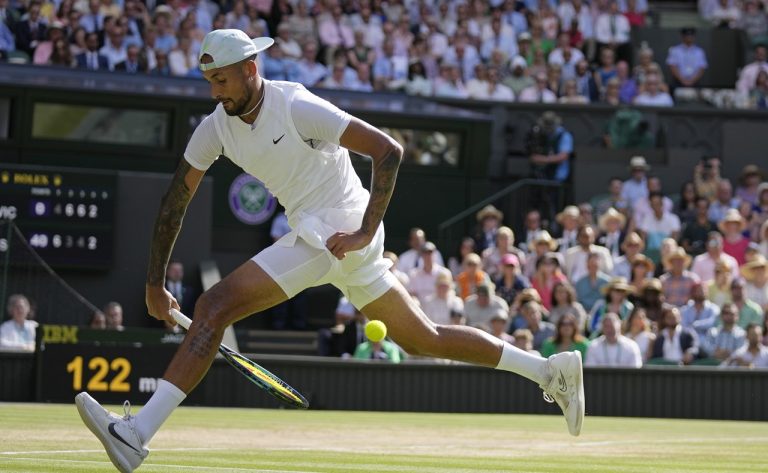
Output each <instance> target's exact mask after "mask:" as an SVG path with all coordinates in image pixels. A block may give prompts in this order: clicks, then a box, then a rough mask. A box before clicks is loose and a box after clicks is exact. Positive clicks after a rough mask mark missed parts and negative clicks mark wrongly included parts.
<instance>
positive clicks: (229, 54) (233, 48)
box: [198, 29, 275, 71]
mask: <svg viewBox="0 0 768 473" xmlns="http://www.w3.org/2000/svg"><path fill="white" fill-rule="evenodd" d="M274 43H275V40H274V39H272V38H267V37H263V38H254V39H251V38H249V37H248V35H247V34H245V33H244V32H243V31H241V30H234V29H231V30H214V31H211V32H210V33H208V34H207V35H205V39H203V44H202V46H200V55H199V56H198V60H201V59H202V58H203V56H204V55H205V54H207V55H209V56H211V57H212V58H213V61H212V62H209V63H207V64H203V63H202V62H201V63H200V70H201V71H210V70H211V69H217V68H219V67H224V66H229V65H230V64H234V63H236V62H240V61H242V60H244V59H248V58H249V57H251V56H253V55H254V54H257V53H260V52H261V51H264V50H265V49H267V48H268V47H270V46H272V45H273V44H274Z"/></svg>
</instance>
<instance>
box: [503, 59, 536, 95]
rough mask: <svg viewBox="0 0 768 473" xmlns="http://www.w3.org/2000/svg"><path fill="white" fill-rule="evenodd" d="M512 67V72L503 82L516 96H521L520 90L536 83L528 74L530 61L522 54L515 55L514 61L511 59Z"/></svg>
mask: <svg viewBox="0 0 768 473" xmlns="http://www.w3.org/2000/svg"><path fill="white" fill-rule="evenodd" d="M510 69H511V70H512V73H511V74H509V75H508V76H507V77H505V78H504V80H502V84H504V85H506V86H507V87H509V88H510V89H512V92H514V94H515V97H519V96H520V92H522V91H523V90H525V89H526V88H528V87H531V86H533V85H534V81H533V78H532V77H531V76H530V75H529V74H528V63H527V62H526V61H525V58H523V57H522V56H515V57H513V58H512V61H510Z"/></svg>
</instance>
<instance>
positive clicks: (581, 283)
mask: <svg viewBox="0 0 768 473" xmlns="http://www.w3.org/2000/svg"><path fill="white" fill-rule="evenodd" d="M610 282H611V277H610V276H608V275H607V274H605V273H604V272H602V271H598V273H597V277H596V278H595V280H594V281H592V280H591V279H590V278H589V275H586V276H584V277H583V278H581V279H579V280H578V281H576V284H575V285H574V286H573V287H574V289H576V298H577V299H578V300H579V303H581V305H582V306H584V309H586V310H588V311H589V310H592V307H594V305H595V302H597V301H598V300H599V299H600V298H601V297H603V294H602V292H601V291H600V290H601V289H602V288H603V286H605V285H607V284H608V283H610Z"/></svg>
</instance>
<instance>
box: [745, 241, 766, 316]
mask: <svg viewBox="0 0 768 473" xmlns="http://www.w3.org/2000/svg"><path fill="white" fill-rule="evenodd" d="M741 274H742V276H744V279H746V281H747V284H746V285H745V286H744V294H745V295H746V297H747V299H749V300H751V301H753V302H755V303H756V304H758V305H759V306H760V307H762V308H763V311H765V310H766V309H767V308H768V260H766V259H765V258H764V257H763V256H762V255H759V256H758V257H757V258H755V259H754V260H753V261H750V262H749V263H747V264H745V265H744V266H742V267H741Z"/></svg>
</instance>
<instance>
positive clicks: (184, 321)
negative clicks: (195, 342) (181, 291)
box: [171, 308, 192, 330]
mask: <svg viewBox="0 0 768 473" xmlns="http://www.w3.org/2000/svg"><path fill="white" fill-rule="evenodd" d="M171 316H172V317H173V320H175V321H176V323H177V324H179V325H181V326H182V327H184V329H185V330H189V325H190V324H191V323H192V321H191V320H190V319H189V317H187V316H186V315H184V314H182V313H181V312H179V311H178V310H176V309H173V308H171Z"/></svg>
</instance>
